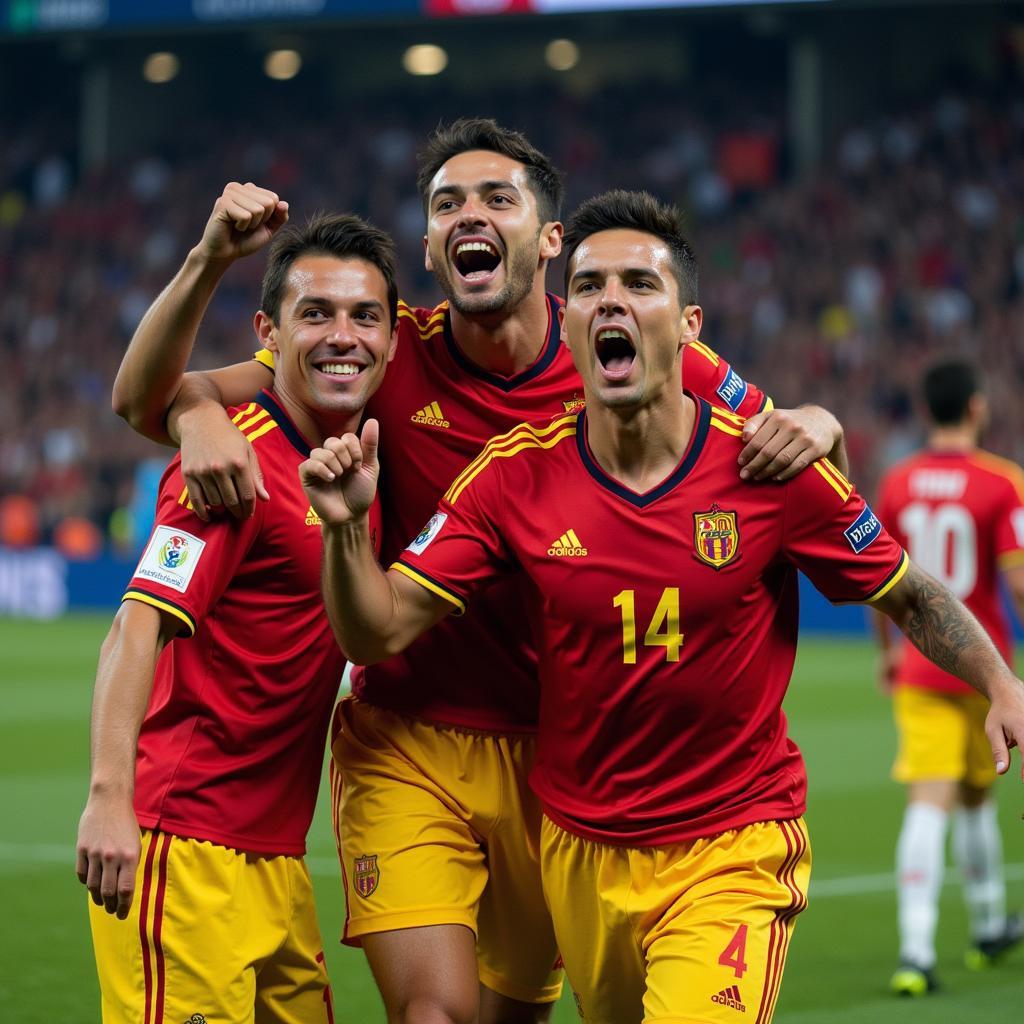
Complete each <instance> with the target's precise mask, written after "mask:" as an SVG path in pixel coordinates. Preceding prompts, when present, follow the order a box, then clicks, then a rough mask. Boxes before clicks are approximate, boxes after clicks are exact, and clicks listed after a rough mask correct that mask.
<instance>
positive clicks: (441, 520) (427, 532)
mask: <svg viewBox="0 0 1024 1024" xmlns="http://www.w3.org/2000/svg"><path fill="white" fill-rule="evenodd" d="M447 521H448V515H447V514H446V513H445V512H435V513H434V514H433V515H432V516H431V517H430V522H428V523H427V525H426V526H424V527H423V529H422V530H420V532H419V533H418V534H417V536H416V539H415V540H414V541H413V542H412V543H411V544H410V545H409V546H408V547H407V548H406V549H405V550H406V551H411V552H412V553H413V554H414V555H422V554H423V552H424V551H426V550H427V548H428V547H430V542H431V541H432V540H433V539H434V538H435V537H436V536H437V535H438V534H439V533H440V532H441V527H442V526H444V524H445V523H446V522H447Z"/></svg>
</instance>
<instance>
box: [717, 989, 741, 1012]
mask: <svg viewBox="0 0 1024 1024" xmlns="http://www.w3.org/2000/svg"><path fill="white" fill-rule="evenodd" d="M711 1002H713V1003H718V1004H719V1005H720V1006H728V1007H729V1009H730V1010H739V1011H740V1013H746V1012H747V1008H746V1007H745V1006H744V1005H743V997H742V996H741V995H740V990H739V988H738V986H736V985H730V986H729V987H728V988H723V989H722V991H721V992H719V993H718V995H716V996H712V997H711Z"/></svg>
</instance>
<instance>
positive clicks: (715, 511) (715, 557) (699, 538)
mask: <svg viewBox="0 0 1024 1024" xmlns="http://www.w3.org/2000/svg"><path fill="white" fill-rule="evenodd" d="M739 548H740V530H739V526H737V524H736V513H735V512H723V511H722V510H721V509H720V508H719V507H718V506H717V505H712V506H711V508H710V509H708V511H707V512H694V513H693V551H694V554H695V555H696V556H697V557H698V558H699V559H700V560H701V561H702V562H706V563H707V564H708V565H710V566H711V568H712V569H715V570H718V569H721V568H722V566H723V565H728V564H729V563H730V562H731V561H732V560H733V559H734V558H735V557H736V555H737V554H738V553H739Z"/></svg>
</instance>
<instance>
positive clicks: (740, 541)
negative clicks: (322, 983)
mask: <svg viewBox="0 0 1024 1024" xmlns="http://www.w3.org/2000/svg"><path fill="white" fill-rule="evenodd" d="M567 248H568V256H569V260H568V267H567V299H566V307H565V313H564V334H565V336H566V337H567V340H568V345H569V347H570V349H571V351H572V354H573V358H574V360H575V363H576V366H577V369H578V370H579V372H580V375H581V378H582V381H583V390H584V395H585V398H586V408H585V411H583V412H578V413H569V414H566V415H562V416H559V417H556V418H555V419H553V420H552V421H550V422H549V423H548V424H546V425H541V426H538V425H531V424H524V425H520V426H519V427H517V428H513V429H512V430H510V431H508V432H506V433H505V434H503V435H501V436H499V437H496V438H494V439H493V440H492V441H491V442H490V443H489V444H488V445H487V446H486V447H485V448H484V450H483V452H482V453H481V455H480V456H479V457H478V458H477V459H476V460H474V462H472V463H471V464H470V465H469V466H468V467H467V468H466V469H465V470H464V471H463V472H462V473H461V474H460V475H459V476H457V477H456V478H455V480H454V481H453V483H452V484H451V486H450V487H449V489H448V491H447V492H446V494H445V497H444V499H443V500H442V502H441V503H440V505H439V507H438V510H437V512H436V513H435V515H434V516H433V517H432V518H431V520H430V521H429V522H428V524H427V525H426V527H424V528H423V530H422V531H421V532H420V533H419V534H418V535H417V536H416V538H415V539H414V540H413V541H412V543H411V544H410V545H409V546H408V548H407V549H406V550H405V551H404V552H403V553H402V555H401V557H400V558H399V560H398V561H397V562H396V563H395V564H394V565H393V566H392V568H391V570H390V571H389V572H388V573H387V574H385V573H384V572H382V571H381V570H380V568H379V567H378V566H377V564H376V562H375V560H374V557H373V552H372V549H371V547H370V546H369V543H368V534H367V531H366V527H365V524H364V515H365V510H366V509H368V508H369V507H370V503H371V501H372V499H373V496H374V493H375V489H376V479H377V475H378V466H377V441H378V430H379V428H378V425H377V423H376V421H373V420H371V421H368V422H367V424H366V425H365V426H364V428H363V433H362V436H361V439H360V438H356V437H355V436H354V435H348V436H346V437H345V438H342V439H337V438H333V439H331V440H330V441H328V442H327V444H326V445H325V447H324V448H322V449H318V450H317V451H316V452H314V453H313V456H312V457H311V459H310V460H309V461H308V462H307V463H305V464H304V465H303V467H302V470H301V473H302V476H303V480H304V483H305V485H306V491H307V495H308V496H309V497H310V500H311V503H312V504H313V507H314V508H316V509H317V510H318V512H319V514H320V516H321V518H322V520H323V523H324V541H325V546H324V556H325V573H324V587H325V598H326V605H327V609H328V613H329V614H330V616H331V619H332V622H333V623H334V626H335V630H336V633H337V635H338V638H339V641H340V643H341V645H342V648H343V649H344V650H345V651H346V652H347V653H348V654H349V656H350V657H351V658H353V659H354V660H355V661H357V662H359V663H372V662H375V661H377V660H380V659H386V658H389V657H393V656H394V654H395V653H396V652H398V651H401V650H402V649H403V648H405V647H406V646H407V645H409V644H410V643H411V642H412V641H413V640H414V639H415V637H417V636H418V635H419V634H420V633H421V632H423V631H424V630H426V629H429V628H430V627H431V626H433V625H435V624H436V623H438V622H439V621H441V620H442V619H444V618H445V617H446V616H447V615H448V614H449V613H451V612H453V611H454V612H464V611H465V610H466V609H467V607H468V606H469V605H470V604H471V602H472V601H474V600H475V598H476V595H477V594H479V593H481V592H483V591H484V589H485V588H486V587H488V586H490V585H492V584H493V583H494V582H495V581H497V580H502V579H506V578H519V579H522V580H524V581H525V583H526V586H525V593H526V607H527V609H528V612H529V614H530V619H531V622H532V624H533V626H534V629H535V635H536V641H537V647H538V658H539V674H540V679H541V709H540V723H539V744H538V750H537V757H536V762H535V766H534V769H533V772H532V776H531V782H532V785H533V787H534V789H535V790H536V791H537V793H538V795H539V796H540V799H541V802H542V804H543V808H544V814H545V818H544V822H543V826H542V849H541V862H542V874H543V881H544V889H545V893H546V896H547V898H548V902H549V906H550V908H551V912H552V916H553V919H554V925H555V931H556V935H557V938H558V942H559V948H560V949H561V951H562V954H563V956H564V959H565V965H566V971H567V973H568V976H569V979H570V982H571V984H572V986H573V989H574V990H575V994H576V999H577V1006H578V1009H579V1011H580V1015H581V1017H582V1018H583V1019H585V1020H588V1021H599V1022H608V1024H612V1022H614V1024H621V1022H626V1021H636V1020H639V1019H640V1018H643V1019H644V1020H646V1021H658V1020H665V1021H667V1020H673V1021H694V1022H696V1021H701V1022H710V1021H722V1022H723V1024H724V1022H732V1021H735V1019H736V1012H737V1010H740V1011H742V1012H744V1013H748V1014H749V1019H750V1020H751V1021H757V1022H767V1021H770V1020H771V1018H772V1014H773V1010H774V1006H775V1001H776V999H777V997H778V992H779V985H780V982H781V977H782V972H783V967H784V963H785V958H786V952H787V947H788V943H789V938H790V934H791V930H792V926H793V921H794V918H795V916H796V915H797V914H798V913H799V912H800V911H801V910H802V909H803V908H804V906H805V905H806V889H807V882H808V877H809V872H810V851H809V847H808V842H807V835H806V829H805V827H804V824H803V821H802V819H801V814H802V813H803V810H804V794H805V777H804V768H803V763H802V759H801V757H800V754H799V752H798V750H797V749H796V747H795V746H794V744H793V743H792V742H791V741H790V739H789V738H788V736H787V731H786V720H785V716H784V715H783V713H782V706H781V705H782V699H783V696H784V694H785V690H786V687H787V684H788V682H789V677H790V672H791V669H792V665H793V659H794V656H795V652H796V634H797V572H796V571H797V569H798V568H799V569H801V570H803V571H804V572H805V573H807V574H808V575H809V576H810V578H811V579H812V580H813V581H814V582H815V583H816V584H817V586H818V587H820V588H821V589H822V590H823V591H824V592H825V593H826V594H827V595H828V596H829V597H830V598H831V599H833V600H835V601H870V602H874V603H875V606H876V607H878V608H880V609H882V610H883V611H884V612H885V613H886V614H888V615H890V616H891V617H892V618H893V619H894V620H895V621H897V622H898V624H899V625H900V626H901V627H902V628H903V629H904V630H905V631H906V632H907V634H908V636H910V638H911V639H912V641H913V642H914V643H916V644H917V645H918V646H919V647H921V648H924V649H926V650H928V651H929V652H930V655H931V657H932V658H934V659H935V660H936V661H937V662H939V663H941V664H943V665H944V666H945V667H947V668H949V669H952V670H954V671H956V672H957V673H958V674H959V675H961V676H963V677H964V678H966V679H968V680H969V681H970V682H971V683H972V684H973V685H975V686H976V687H977V688H978V689H979V690H980V691H981V692H983V693H985V694H986V695H987V696H988V697H989V698H990V699H991V702H992V710H991V712H990V715H989V723H988V732H989V737H990V740H991V749H992V753H993V755H994V758H995V760H996V761H997V762H999V764H1000V770H1003V771H1005V770H1006V766H1007V765H1008V763H1009V753H1008V749H1007V742H1009V743H1011V744H1013V743H1016V742H1018V741H1019V740H1020V739H1021V738H1022V737H1024V686H1022V685H1021V683H1020V681H1019V680H1017V679H1015V678H1014V676H1013V675H1012V673H1011V672H1010V671H1009V669H1008V668H1007V666H1006V664H1005V662H1004V661H1003V660H1002V659H1001V658H1000V656H999V654H998V652H997V651H996V650H995V648H994V647H993V646H992V644H991V641H990V640H989V639H988V637H987V636H986V635H985V633H984V631H983V630H981V629H980V627H979V626H978V625H977V623H976V622H975V620H974V619H973V618H972V617H971V616H970V614H969V613H968V612H967V611H966V609H964V608H963V606H962V605H960V604H959V603H958V602H957V601H956V600H955V599H954V598H953V597H952V595H950V594H949V593H948V592H947V591H946V590H944V589H943V588H942V587H940V586H939V585H937V584H936V583H935V582H934V581H933V580H931V579H930V578H929V577H928V576H926V575H925V574H924V573H923V572H922V571H921V570H920V569H918V568H917V567H916V566H914V565H913V564H912V563H911V562H910V561H909V559H908V558H907V556H906V554H905V553H904V551H903V550H902V548H901V547H900V546H899V545H898V544H897V543H896V542H895V541H894V540H893V539H892V538H891V537H890V536H889V535H888V534H886V533H885V531H884V530H883V529H882V527H881V525H880V524H879V522H878V520H877V519H876V518H875V517H874V516H873V514H872V513H871V510H870V509H869V508H868V507H867V505H866V504H865V503H864V501H863V499H862V498H861V497H860V496H859V495H858V494H857V493H856V492H855V491H854V490H853V488H852V486H851V485H850V484H849V483H848V482H847V480H846V479H845V477H843V475H842V474H840V473H839V472H838V470H836V469H835V467H834V466H833V465H832V464H831V463H829V462H827V461H821V462H816V463H814V465H813V467H812V468H811V469H810V470H808V471H807V472H806V473H803V474H799V475H797V476H795V477H793V478H791V479H790V480H788V481H787V482H785V483H783V484H781V485H780V484H759V483H755V482H747V481H742V480H740V479H739V477H738V475H737V474H736V472H735V466H736V456H737V453H738V451H739V449H740V447H741V437H742V423H743V420H742V418H741V417H737V416H735V415H734V414H732V413H731V412H729V411H728V410H723V409H721V408H716V407H713V406H711V405H710V404H709V403H707V402H705V401H704V400H702V399H700V398H698V397H696V396H693V395H692V394H690V393H689V392H687V393H685V394H684V393H683V392H681V390H680V388H679V384H678V381H679V373H680V366H681V362H682V352H683V350H684V348H685V346H686V345H687V344H689V343H692V341H693V340H694V339H695V338H696V337H697V336H698V335H699V331H700V324H701V319H702V312H701V309H700V307H699V306H698V305H696V299H697V295H696V286H697V282H696V265H695V261H694V259H693V255H692V252H691V250H690V249H689V246H688V245H687V243H686V241H685V239H684V238H683V237H682V235H681V233H680V230H679V222H678V217H677V215H676V214H675V212H674V211H673V210H671V209H668V208H665V207H660V206H659V205H658V204H657V203H656V202H654V200H652V199H651V198H650V197H649V196H646V195H643V194H637V193H622V192H616V193H609V194H607V195H605V196H602V197H598V198H597V199H595V200H591V201H590V202H589V203H585V204H584V205H583V207H582V208H581V209H580V210H579V211H577V213H576V214H575V215H574V216H573V218H571V220H570V223H569V228H568V232H567ZM684 384H685V380H684ZM480 685H481V686H486V685H487V680H486V679H484V680H480Z"/></svg>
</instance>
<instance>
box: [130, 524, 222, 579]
mask: <svg viewBox="0 0 1024 1024" xmlns="http://www.w3.org/2000/svg"><path fill="white" fill-rule="evenodd" d="M205 547H206V541H205V540H200V539H199V538H198V537H196V536H194V535H193V534H191V533H186V532H185V531H184V530H176V529H174V528H173V527H170V526H158V527H157V528H156V529H155V530H154V531H153V536H152V537H151V538H150V541H149V545H148V546H147V548H146V550H145V551H144V552H143V553H142V558H141V559H140V560H139V566H138V568H137V569H136V570H135V578H136V579H143V580H151V581H152V582H153V583H159V584H160V585H161V586H164V587H170V588H171V589H172V590H177V591H178V592H179V593H182V594H184V593H185V591H186V590H188V585H189V582H190V581H191V579H192V574H193V573H194V572H195V571H196V566H197V565H198V564H199V559H200V558H202V555H203V548H205Z"/></svg>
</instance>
